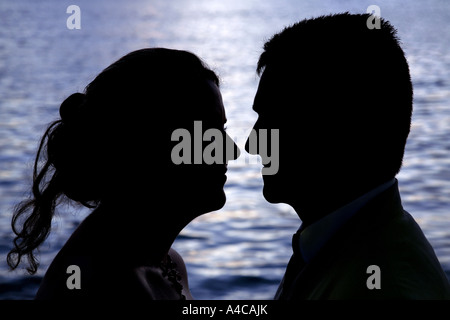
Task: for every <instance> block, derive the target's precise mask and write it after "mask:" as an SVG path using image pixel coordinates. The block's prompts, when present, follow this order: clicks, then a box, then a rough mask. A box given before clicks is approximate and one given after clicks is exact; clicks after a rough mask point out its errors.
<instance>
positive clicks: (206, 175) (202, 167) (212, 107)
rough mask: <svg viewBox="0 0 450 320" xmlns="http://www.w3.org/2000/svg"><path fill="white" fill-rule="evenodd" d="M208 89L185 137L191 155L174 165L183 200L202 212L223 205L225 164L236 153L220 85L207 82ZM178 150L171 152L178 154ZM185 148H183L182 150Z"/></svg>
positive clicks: (216, 208)
mask: <svg viewBox="0 0 450 320" xmlns="http://www.w3.org/2000/svg"><path fill="white" fill-rule="evenodd" d="M207 88H208V95H207V96H208V99H207V101H208V102H207V103H205V108H202V112H201V116H200V117H199V118H198V119H197V120H194V121H193V124H192V125H193V129H192V130H189V133H190V137H189V138H187V137H185V138H186V139H188V140H190V150H189V152H190V155H191V156H190V157H187V158H185V160H186V161H183V160H180V161H182V162H181V163H179V164H177V165H175V171H177V172H178V174H176V175H175V179H174V180H175V181H174V183H176V184H178V186H177V187H176V189H178V191H179V192H180V193H181V194H184V199H185V201H186V202H188V203H189V206H192V207H193V208H194V209H196V211H197V212H201V213H206V212H209V211H214V210H218V209H220V208H222V207H223V206H224V204H225V201H226V197H225V193H224V190H223V188H224V185H225V182H226V179H227V177H226V172H227V163H228V161H229V160H234V159H236V158H237V157H238V156H239V149H238V147H237V146H236V144H235V143H234V141H233V140H232V139H231V138H230V137H229V136H228V135H227V134H226V132H225V123H226V121H227V118H226V114H225V108H224V105H223V101H222V95H221V93H220V90H219V87H218V86H217V85H216V84H215V83H214V82H213V81H208V86H207ZM183 140H184V139H183ZM184 142H185V141H182V142H181V143H184ZM181 143H180V146H181ZM180 146H179V147H180ZM186 146H187V144H186ZM178 151H180V150H179V149H178V150H177V152H176V153H173V154H176V155H179V153H178ZM186 151H187V150H186V148H185V150H183V151H182V153H184V152H186ZM172 159H174V157H172ZM188 159H190V161H189V160H188ZM174 162H176V161H174Z"/></svg>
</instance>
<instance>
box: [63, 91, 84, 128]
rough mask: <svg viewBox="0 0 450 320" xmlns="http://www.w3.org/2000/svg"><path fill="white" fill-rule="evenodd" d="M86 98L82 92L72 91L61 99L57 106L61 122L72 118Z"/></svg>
mask: <svg viewBox="0 0 450 320" xmlns="http://www.w3.org/2000/svg"><path fill="white" fill-rule="evenodd" d="M85 100H86V95H85V94H84V93H79V92H77V93H73V94H71V95H70V96H69V97H68V98H67V99H66V100H64V101H63V103H62V104H61V107H60V108H59V115H60V116H61V119H62V121H63V122H68V121H70V119H73V118H74V117H75V116H76V115H77V114H78V113H79V111H80V108H81V106H82V105H83V104H84V102H85Z"/></svg>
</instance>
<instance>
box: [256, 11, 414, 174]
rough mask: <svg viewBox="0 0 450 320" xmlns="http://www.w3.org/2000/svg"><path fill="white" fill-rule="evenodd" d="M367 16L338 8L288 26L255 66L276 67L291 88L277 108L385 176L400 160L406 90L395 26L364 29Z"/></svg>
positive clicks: (408, 100) (409, 95) (409, 96)
mask: <svg viewBox="0 0 450 320" xmlns="http://www.w3.org/2000/svg"><path fill="white" fill-rule="evenodd" d="M368 19H372V17H371V16H370V15H369V14H349V13H341V14H334V15H327V16H320V17H317V18H313V19H305V20H302V21H300V22H298V23H296V24H294V25H292V26H289V27H287V28H285V29H284V30H283V31H281V32H280V33H278V34H276V35H274V36H273V37H272V38H271V39H270V40H269V41H267V42H266V43H265V45H264V52H263V53H262V54H261V56H260V59H259V62H258V66H257V72H258V74H262V73H263V72H264V70H268V69H269V68H270V69H272V70H277V71H276V72H277V73H276V74H277V75H278V77H281V78H282V79H280V80H281V81H282V82H283V83H286V84H287V86H288V87H289V90H290V91H289V92H292V93H293V98H292V102H293V103H289V106H288V108H289V110H286V109H283V111H281V110H280V112H282V113H284V112H285V111H286V112H289V113H292V112H294V113H295V114H297V115H301V116H302V117H305V115H306V117H308V119H307V121H308V122H309V123H311V122H312V123H314V125H318V126H320V127H322V130H321V132H323V133H324V135H325V136H327V135H328V136H329V138H330V139H334V140H333V141H335V140H336V141H335V142H336V143H337V147H336V148H337V150H345V153H344V156H347V155H348V156H349V157H350V156H353V157H360V164H361V166H362V167H364V170H367V168H366V166H371V167H372V168H368V170H375V171H377V174H378V173H379V174H383V175H386V176H385V177H383V178H390V177H394V176H395V175H396V174H397V173H398V172H399V170H400V168H401V166H402V161H403V154H404V150H405V144H406V139H407V137H408V134H409V131H410V125H411V115H412V103H413V90H412V84H411V78H410V74H409V67H408V63H407V61H406V58H405V54H404V52H403V50H402V48H401V47H400V42H399V39H398V37H397V31H396V30H395V29H394V27H393V26H392V25H391V24H390V23H389V22H387V21H385V20H384V19H382V18H379V19H380V27H381V28H380V29H369V28H368V27H367V21H368ZM297 89H298V90H297ZM300 92H301V93H300ZM289 95H290V94H289ZM289 117H290V119H295V117H292V114H291V115H290V116H289ZM291 121H292V120H291ZM299 121H300V122H301V121H302V120H301V119H299ZM349 150H350V151H351V152H353V153H354V154H352V153H350V154H349ZM362 162H364V163H362ZM358 169H361V168H358Z"/></svg>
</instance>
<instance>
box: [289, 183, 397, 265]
mask: <svg viewBox="0 0 450 320" xmlns="http://www.w3.org/2000/svg"><path fill="white" fill-rule="evenodd" d="M395 181H396V179H395V178H394V179H392V180H390V181H388V182H386V183H383V184H381V185H379V186H378V187H376V188H374V189H372V190H371V191H369V192H367V193H366V194H364V195H362V196H361V197H359V198H357V199H356V200H354V201H352V202H350V203H348V204H346V205H345V206H343V207H341V208H339V209H337V210H335V211H334V212H332V213H331V214H329V215H327V216H325V217H323V218H322V219H320V220H318V221H316V222H314V223H313V224H311V225H310V226H308V227H306V228H305V229H304V230H301V229H302V228H301V227H300V229H299V231H298V232H300V234H299V236H298V237H295V239H298V243H293V249H294V252H296V250H299V251H300V254H301V256H302V258H303V260H304V261H305V262H309V261H311V259H312V258H314V257H315V256H316V254H317V253H318V252H319V251H320V249H321V248H322V247H323V246H324V245H325V244H326V243H327V242H328V240H329V239H330V238H331V237H332V236H333V235H334V234H335V233H336V232H337V231H338V230H339V229H340V228H341V227H342V226H343V225H344V224H345V222H347V221H348V219H350V218H351V217H352V216H354V215H355V214H356V213H357V212H358V211H359V210H360V209H361V208H362V207H364V206H365V205H366V204H367V203H368V202H369V201H370V200H372V199H373V198H375V197H376V196H377V195H379V194H380V193H382V192H383V191H385V190H387V189H389V188H390V187H391V186H393V185H394V184H395Z"/></svg>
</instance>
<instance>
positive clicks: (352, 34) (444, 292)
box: [246, 13, 450, 300]
mask: <svg viewBox="0 0 450 320" xmlns="http://www.w3.org/2000/svg"><path fill="white" fill-rule="evenodd" d="M369 18H370V15H368V14H362V15H354V14H349V13H342V14H336V15H329V16H321V17H318V18H314V19H308V20H303V21H301V22H299V23H297V24H294V25H292V26H290V27H288V28H286V29H284V30H283V31H282V32H280V33H278V34H276V35H274V36H273V37H272V38H271V39H270V40H269V41H268V42H267V43H266V44H265V45H264V52H263V53H262V54H261V56H260V59H259V62H258V67H257V71H258V74H260V75H261V79H260V83H259V87H258V91H257V93H256V96H255V100H254V105H253V109H254V111H255V112H257V113H258V120H257V122H256V123H255V126H254V129H255V130H256V133H258V130H260V129H268V130H270V129H279V135H280V137H279V170H278V172H277V173H276V174H273V175H264V176H263V179H264V189H263V194H264V197H265V198H266V199H267V201H269V202H271V203H287V204H289V205H291V206H292V207H293V208H294V209H295V211H296V212H297V214H298V215H299V217H300V219H301V220H302V225H301V227H300V229H299V230H298V232H297V233H296V234H295V235H294V236H293V243H292V246H293V255H292V258H291V260H290V261H289V264H288V266H287V269H286V274H285V276H284V278H283V280H282V283H281V284H280V287H279V289H278V291H277V293H276V296H275V298H276V299H287V300H290V299H353V298H357V299H377V298H381V299H390V298H400V299H444V298H449V297H450V293H449V292H450V288H449V282H448V280H447V278H446V275H445V273H444V272H443V270H442V267H441V265H440V263H439V261H438V259H437V257H436V255H435V253H434V251H433V248H432V247H431V245H430V244H429V242H428V241H427V239H426V238H425V236H424V234H423V233H422V231H421V229H420V227H419V226H418V225H417V223H416V222H415V221H414V219H413V218H412V217H411V215H410V214H409V213H407V212H406V211H404V210H403V207H402V204H401V200H400V195H399V190H398V182H397V179H396V178H395V176H396V174H397V173H398V172H399V170H400V167H401V165H402V159H403V154H404V150H405V144H406V139H407V136H408V134H409V130H410V123H411V114H412V99H413V98H412V94H413V91H412V84H411V79H410V74H409V68H408V63H407V61H406V58H405V55H404V53H403V50H402V49H401V47H400V46H399V40H398V38H397V37H396V30H395V29H394V28H393V27H392V26H391V25H390V24H389V23H388V22H387V21H385V20H383V19H381V21H380V26H381V28H380V29H369V28H368V27H367V20H368V19H369ZM249 141H250V139H249V140H248V141H247V145H246V149H247V151H249ZM269 149H270V146H269ZM249 152H250V151H249ZM256 154H257V152H256ZM261 156H263V155H262V154H261ZM272 156H273V155H272ZM262 160H263V163H265V161H264V160H265V159H262ZM266 166H267V165H266Z"/></svg>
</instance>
